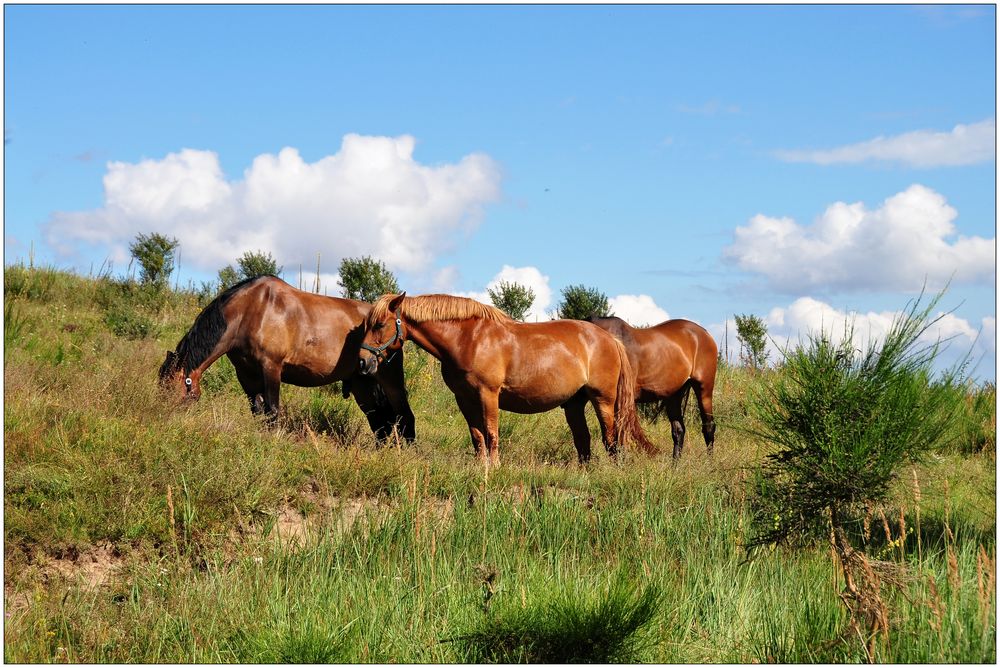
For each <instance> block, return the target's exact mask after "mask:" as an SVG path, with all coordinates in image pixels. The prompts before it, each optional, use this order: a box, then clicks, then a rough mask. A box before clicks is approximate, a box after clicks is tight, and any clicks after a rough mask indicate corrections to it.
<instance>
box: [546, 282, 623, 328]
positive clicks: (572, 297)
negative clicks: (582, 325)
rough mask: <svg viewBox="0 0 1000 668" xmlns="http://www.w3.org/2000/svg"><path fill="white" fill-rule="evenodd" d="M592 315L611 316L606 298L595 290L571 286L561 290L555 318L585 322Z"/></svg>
mask: <svg viewBox="0 0 1000 668" xmlns="http://www.w3.org/2000/svg"><path fill="white" fill-rule="evenodd" d="M592 315H596V316H598V317H601V318H607V317H610V316H611V315H612V313H611V305H610V304H609V303H608V296H607V295H606V294H604V293H603V292H601V291H600V290H598V289H597V288H588V287H586V286H584V285H571V286H569V287H567V288H563V291H562V301H561V302H559V305H558V306H557V307H556V317H559V318H563V319H565V320H585V319H586V318H589V317H590V316H592Z"/></svg>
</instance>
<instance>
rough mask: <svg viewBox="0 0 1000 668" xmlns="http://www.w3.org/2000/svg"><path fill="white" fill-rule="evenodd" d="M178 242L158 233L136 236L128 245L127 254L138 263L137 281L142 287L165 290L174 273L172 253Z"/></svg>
mask: <svg viewBox="0 0 1000 668" xmlns="http://www.w3.org/2000/svg"><path fill="white" fill-rule="evenodd" d="M179 245H180V242H179V241H177V239H173V238H168V237H166V236H164V235H162V234H159V233H155V232H154V233H153V234H138V235H136V237H135V241H133V242H132V243H131V244H129V247H128V249H129V252H130V253H131V254H132V257H133V258H135V260H136V261H137V262H138V263H139V267H140V268H141V273H140V274H139V280H140V281H141V282H142V284H143V285H150V286H153V287H155V288H157V289H162V288H166V287H167V285H168V284H169V281H170V274H172V273H173V272H174V251H176V250H177V247H178V246H179Z"/></svg>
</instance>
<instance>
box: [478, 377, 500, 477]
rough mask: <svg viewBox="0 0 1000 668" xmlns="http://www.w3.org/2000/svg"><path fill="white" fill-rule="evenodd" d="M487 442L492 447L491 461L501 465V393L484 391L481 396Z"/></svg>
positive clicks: (493, 463) (495, 464)
mask: <svg viewBox="0 0 1000 668" xmlns="http://www.w3.org/2000/svg"><path fill="white" fill-rule="evenodd" d="M480 401H481V402H482V411H483V425H484V426H485V427H486V444H487V445H488V446H489V448H490V463H491V464H492V465H493V466H500V393H499V392H484V393H483V394H482V395H481V396H480Z"/></svg>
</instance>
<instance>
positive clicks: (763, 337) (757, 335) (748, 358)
mask: <svg viewBox="0 0 1000 668" xmlns="http://www.w3.org/2000/svg"><path fill="white" fill-rule="evenodd" d="M736 338H737V339H738V340H739V342H740V358H741V359H742V360H743V363H744V364H746V365H748V366H750V367H752V368H754V369H762V368H764V366H765V365H766V364H767V351H766V350H765V348H766V347H767V326H766V325H765V324H764V321H763V320H761V319H760V318H758V317H757V316H755V315H738V316H736Z"/></svg>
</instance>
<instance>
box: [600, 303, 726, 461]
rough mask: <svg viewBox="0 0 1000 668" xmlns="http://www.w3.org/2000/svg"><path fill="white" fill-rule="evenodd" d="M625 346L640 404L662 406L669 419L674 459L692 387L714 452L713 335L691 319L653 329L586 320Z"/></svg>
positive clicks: (681, 443)
mask: <svg viewBox="0 0 1000 668" xmlns="http://www.w3.org/2000/svg"><path fill="white" fill-rule="evenodd" d="M587 321H588V322H592V323H594V324H595V325H597V326H598V327H601V328H603V329H606V330H608V331H609V332H611V333H612V334H614V335H615V337H616V338H618V339H619V340H620V341H621V342H622V343H624V344H625V350H627V351H628V357H629V361H630V362H631V363H632V367H633V368H634V369H635V370H636V391H635V395H636V402H638V403H649V402H654V401H659V402H661V406H662V407H663V409H664V410H666V413H667V417H668V418H669V419H670V432H671V436H672V437H673V440H674V458H675V459H676V458H678V457H680V456H681V451H682V450H683V449H684V409H685V407H686V405H687V397H688V390H689V389H693V390H694V394H695V397H697V399H698V411H699V412H700V413H701V433H702V435H703V436H704V437H705V445H706V447H707V448H708V452H709V453H710V454H711V452H712V447H713V445H714V444H715V420H714V419H713V417H712V390H713V389H714V388H715V371H716V365H717V364H718V359H719V347H718V346H717V345H716V344H715V339H713V338H712V335H711V334H709V333H708V332H707V331H705V328H704V327H702V326H701V325H698V324H696V323H693V322H691V321H690V320H680V319H678V320H667V321H665V322H661V323H660V324H659V325H654V326H653V327H632V326H631V325H629V324H628V323H627V322H625V321H624V320H622V319H621V318H614V317H612V318H599V317H597V316H591V317H590V318H588V319H587Z"/></svg>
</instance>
